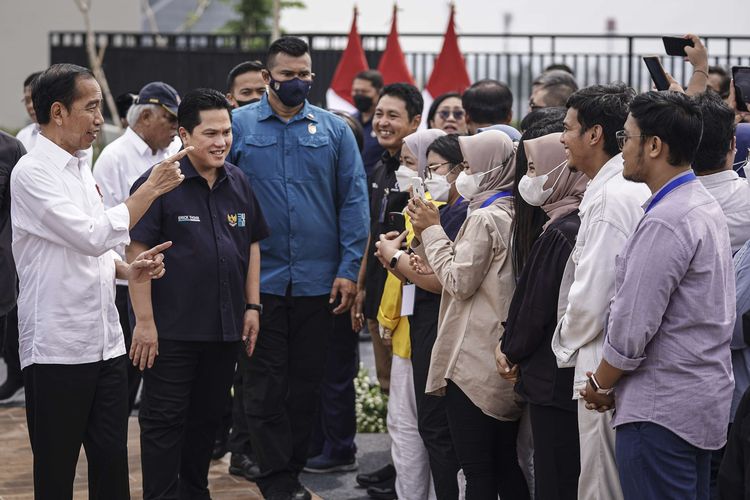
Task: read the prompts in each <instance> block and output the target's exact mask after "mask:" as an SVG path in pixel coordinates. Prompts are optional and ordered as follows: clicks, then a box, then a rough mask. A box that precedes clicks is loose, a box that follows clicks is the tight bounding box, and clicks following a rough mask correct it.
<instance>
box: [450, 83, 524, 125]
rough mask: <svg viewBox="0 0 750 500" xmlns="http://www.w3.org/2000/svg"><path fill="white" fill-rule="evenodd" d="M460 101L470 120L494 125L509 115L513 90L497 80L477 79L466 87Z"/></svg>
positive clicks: (503, 120)
mask: <svg viewBox="0 0 750 500" xmlns="http://www.w3.org/2000/svg"><path fill="white" fill-rule="evenodd" d="M461 101H462V103H463V107H464V111H466V114H467V115H468V116H469V118H470V119H471V121H472V122H474V123H479V124H485V123H489V124H491V125H496V124H498V123H503V122H505V121H506V120H507V119H508V118H509V117H510V116H511V110H512V108H513V92H511V90H510V88H508V86H507V85H505V84H504V83H501V82H498V81H497V80H490V79H485V80H479V81H478V82H475V83H474V84H473V85H472V86H471V87H469V88H468V89H466V91H465V92H464V95H463V97H462V98H461Z"/></svg>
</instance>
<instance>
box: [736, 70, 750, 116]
mask: <svg viewBox="0 0 750 500" xmlns="http://www.w3.org/2000/svg"><path fill="white" fill-rule="evenodd" d="M732 80H733V81H734V97H735V99H736V106H737V111H750V66H732Z"/></svg>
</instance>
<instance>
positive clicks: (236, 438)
mask: <svg viewBox="0 0 750 500" xmlns="http://www.w3.org/2000/svg"><path fill="white" fill-rule="evenodd" d="M237 356H238V358H237V360H238V364H237V368H236V370H235V372H234V378H233V381H232V386H233V387H234V396H232V395H230V397H229V413H228V415H229V416H228V417H227V409H226V408H225V410H224V419H223V420H222V423H221V426H220V428H219V433H222V432H226V431H229V437H228V442H227V447H228V449H229V451H231V452H232V453H241V454H244V455H247V456H250V457H254V455H253V447H252V445H251V444H250V431H249V430H248V428H247V417H245V398H244V397H243V392H244V389H243V388H242V369H241V368H240V365H239V363H240V361H239V359H240V358H241V357H242V356H245V357H247V354H245V346H244V345H243V344H240V346H239V348H238V349H237ZM230 429H231V430H230ZM219 433H217V440H218V439H220V436H219Z"/></svg>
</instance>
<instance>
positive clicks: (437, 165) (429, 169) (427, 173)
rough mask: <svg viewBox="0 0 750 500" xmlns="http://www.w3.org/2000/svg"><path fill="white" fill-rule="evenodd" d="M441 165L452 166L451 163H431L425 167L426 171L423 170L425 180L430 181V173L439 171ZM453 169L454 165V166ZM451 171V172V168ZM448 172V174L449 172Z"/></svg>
mask: <svg viewBox="0 0 750 500" xmlns="http://www.w3.org/2000/svg"><path fill="white" fill-rule="evenodd" d="M443 165H453V163H451V162H449V161H444V162H443V163H433V164H431V165H427V170H425V174H424V175H425V177H426V178H427V179H432V171H433V170H437V169H439V168H440V167H442V166H443ZM454 167H455V165H454ZM451 170H453V168H451ZM449 172H450V170H449Z"/></svg>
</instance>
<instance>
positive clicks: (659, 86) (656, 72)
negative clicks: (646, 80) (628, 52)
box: [643, 56, 669, 90]
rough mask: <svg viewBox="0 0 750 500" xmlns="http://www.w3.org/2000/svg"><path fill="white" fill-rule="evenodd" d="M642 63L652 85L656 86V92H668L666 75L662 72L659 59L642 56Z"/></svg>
mask: <svg viewBox="0 0 750 500" xmlns="http://www.w3.org/2000/svg"><path fill="white" fill-rule="evenodd" d="M643 62H644V63H646V68H648V72H649V73H650V74H651V79H652V80H653V81H654V85H656V90H668V89H669V78H667V73H666V72H665V71H664V67H663V66H662V65H661V61H660V60H659V57H658V56H644V57H643Z"/></svg>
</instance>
